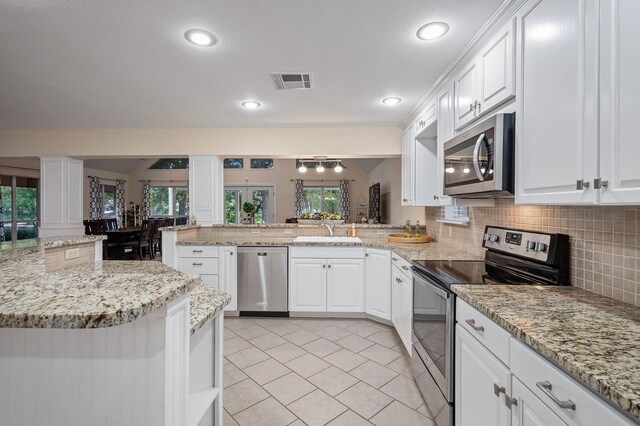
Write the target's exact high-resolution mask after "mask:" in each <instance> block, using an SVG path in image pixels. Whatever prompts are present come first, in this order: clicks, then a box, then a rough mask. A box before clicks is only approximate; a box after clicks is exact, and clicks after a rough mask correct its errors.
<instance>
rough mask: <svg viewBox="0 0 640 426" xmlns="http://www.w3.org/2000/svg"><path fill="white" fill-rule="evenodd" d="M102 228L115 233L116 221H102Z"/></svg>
mask: <svg viewBox="0 0 640 426" xmlns="http://www.w3.org/2000/svg"><path fill="white" fill-rule="evenodd" d="M104 228H105V229H106V230H108V231H116V230H117V229H118V219H115V218H114V219H104Z"/></svg>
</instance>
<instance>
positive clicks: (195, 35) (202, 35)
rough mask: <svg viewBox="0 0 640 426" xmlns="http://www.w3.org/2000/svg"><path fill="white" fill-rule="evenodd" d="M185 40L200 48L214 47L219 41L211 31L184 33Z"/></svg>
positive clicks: (196, 30) (195, 30) (194, 30)
mask: <svg viewBox="0 0 640 426" xmlns="http://www.w3.org/2000/svg"><path fill="white" fill-rule="evenodd" d="M184 38H186V39H187V40H189V41H190V42H191V43H193V44H195V45H196V46H200V47H209V46H213V45H214V44H216V43H217V42H218V40H217V39H216V38H215V37H214V36H213V34H211V33H210V32H209V31H205V30H198V29H193V30H189V31H187V32H186V33H184Z"/></svg>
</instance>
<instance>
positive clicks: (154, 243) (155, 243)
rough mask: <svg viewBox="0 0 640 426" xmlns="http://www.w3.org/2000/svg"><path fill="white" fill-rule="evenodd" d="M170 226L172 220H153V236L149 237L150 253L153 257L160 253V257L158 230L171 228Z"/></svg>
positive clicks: (160, 242)
mask: <svg viewBox="0 0 640 426" xmlns="http://www.w3.org/2000/svg"><path fill="white" fill-rule="evenodd" d="M172 224H173V218H166V219H155V220H154V225H155V227H154V228H155V229H154V230H153V236H152V237H151V252H152V253H153V257H155V256H156V252H160V256H162V232H161V231H160V228H164V227H166V226H171V225H172Z"/></svg>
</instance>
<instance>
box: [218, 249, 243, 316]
mask: <svg viewBox="0 0 640 426" xmlns="http://www.w3.org/2000/svg"><path fill="white" fill-rule="evenodd" d="M218 290H220V291H224V292H225V293H227V294H230V295H231V303H229V304H228V305H227V307H226V308H224V310H225V311H237V310H238V250H237V248H236V246H221V247H220V251H219V255H218Z"/></svg>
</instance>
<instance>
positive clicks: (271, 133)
mask: <svg viewBox="0 0 640 426" xmlns="http://www.w3.org/2000/svg"><path fill="white" fill-rule="evenodd" d="M401 134H402V132H401V130H400V128H399V127H392V126H385V127H382V126H381V127H287V128H275V127H274V128H215V129H42V130H2V131H0V152H2V155H4V156H9V157H19V156H31V157H32V156H39V157H42V156H71V157H89V156H114V155H120V156H133V157H142V158H148V157H150V156H157V157H160V156H184V155H220V156H229V155H236V156H239V155H247V156H248V155H252V156H257V155H262V156H276V157H288V158H296V157H309V156H312V155H328V156H332V157H334V156H339V157H347V158H348V157H368V158H371V157H391V156H394V155H399V154H400V151H401V137H402V136H401Z"/></svg>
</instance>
